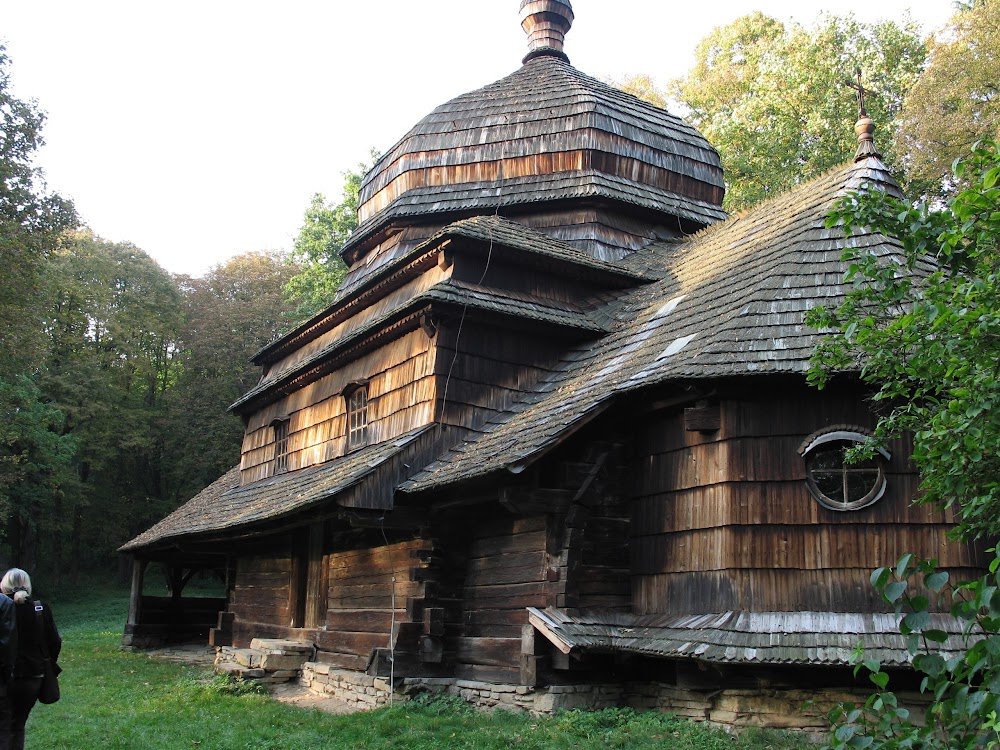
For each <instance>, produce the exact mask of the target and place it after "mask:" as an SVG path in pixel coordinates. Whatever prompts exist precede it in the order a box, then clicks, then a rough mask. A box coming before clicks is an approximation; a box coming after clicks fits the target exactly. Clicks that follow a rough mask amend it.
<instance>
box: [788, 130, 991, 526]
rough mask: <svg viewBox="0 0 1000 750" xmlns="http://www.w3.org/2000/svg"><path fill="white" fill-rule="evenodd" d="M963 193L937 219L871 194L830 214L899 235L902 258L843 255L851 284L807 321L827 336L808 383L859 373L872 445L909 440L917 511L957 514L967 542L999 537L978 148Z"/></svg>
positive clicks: (926, 204)
mask: <svg viewBox="0 0 1000 750" xmlns="http://www.w3.org/2000/svg"><path fill="white" fill-rule="evenodd" d="M955 177H956V179H968V180H969V183H970V185H969V187H968V188H967V189H966V190H964V191H962V192H960V193H958V194H957V195H955V196H954V197H953V198H951V199H950V200H949V201H948V202H947V203H946V205H945V206H944V208H943V209H942V210H935V208H934V204H933V203H932V202H930V201H927V200H925V201H922V202H920V203H917V204H915V205H910V204H908V203H906V202H904V201H900V200H897V199H895V198H893V197H892V196H889V195H886V194H885V193H882V192H879V191H870V192H866V193H863V194H855V195H852V196H851V197H850V198H848V199H845V201H843V202H842V203H841V204H840V205H839V207H837V208H836V209H835V210H834V212H833V213H832V214H831V216H830V219H829V221H830V222H834V223H835V222H843V223H844V226H845V229H846V230H847V231H851V230H852V229H854V228H855V227H871V228H872V230H874V231H876V232H881V233H882V234H885V235H887V236H892V237H898V238H899V240H900V242H901V244H902V249H903V254H902V256H900V257H899V258H898V259H896V260H895V261H894V262H880V261H879V260H878V259H877V258H876V257H875V256H873V255H871V254H868V253H866V252H865V251H864V250H863V249H857V250H850V251H848V256H847V258H848V259H849V260H850V264H851V265H850V275H849V280H850V281H851V282H852V284H853V287H852V289H851V291H850V293H849V294H848V295H847V297H846V299H845V300H844V302H843V304H841V305H840V306H839V307H838V308H836V309H832V310H825V309H822V308H818V309H816V310H814V311H812V312H811V314H810V316H809V318H808V320H809V322H810V324H811V325H814V326H816V327H817V328H822V329H828V330H831V331H833V332H835V333H836V334H837V335H834V336H831V337H828V338H827V339H826V340H825V341H824V343H823V344H822V345H821V347H820V348H819V350H818V351H817V355H816V364H817V366H816V368H815V369H814V370H813V371H812V374H811V377H812V379H813V381H814V382H815V383H817V384H818V385H820V386H822V385H823V384H824V383H825V382H826V381H827V379H828V378H829V377H830V374H831V372H834V371H837V370H843V369H847V368H858V367H860V371H861V377H862V378H863V379H864V380H865V381H866V382H869V383H871V384H872V386H873V387H874V388H875V389H876V391H875V395H874V398H875V400H876V401H877V402H880V403H882V404H884V405H885V408H886V413H885V415H884V416H883V417H882V418H881V419H880V420H879V423H878V428H877V430H876V433H875V434H876V438H877V439H878V440H882V441H885V440H887V439H888V438H889V437H891V436H893V435H898V434H900V433H902V432H905V431H912V432H913V433H914V456H913V457H914V460H915V461H916V463H917V466H918V468H919V469H920V472H921V477H922V482H921V502H926V503H929V504H932V505H936V506H939V507H950V506H952V505H955V506H957V508H958V510H959V512H960V518H961V528H960V531H961V533H962V534H963V535H964V536H967V537H979V536H982V537H989V536H996V535H997V534H998V533H1000V482H998V481H997V477H1000V379H998V377H997V374H998V373H997V368H998V364H997V363H998V362H1000V155H998V152H997V146H996V144H993V143H989V144H986V145H983V146H980V147H978V148H977V149H976V150H975V151H974V152H973V154H972V156H971V157H970V158H969V160H967V161H965V162H963V163H961V164H960V165H959V166H958V168H957V169H956V173H955Z"/></svg>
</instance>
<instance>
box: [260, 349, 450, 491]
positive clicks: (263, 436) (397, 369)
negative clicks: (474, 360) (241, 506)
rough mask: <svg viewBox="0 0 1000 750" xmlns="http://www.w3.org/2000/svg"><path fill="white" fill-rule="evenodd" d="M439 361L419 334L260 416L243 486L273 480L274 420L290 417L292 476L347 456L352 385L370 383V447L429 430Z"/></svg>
mask: <svg viewBox="0 0 1000 750" xmlns="http://www.w3.org/2000/svg"><path fill="white" fill-rule="evenodd" d="M434 361H435V355H434V349H433V348H432V346H431V341H430V340H429V339H428V338H427V335H426V334H425V333H424V332H423V331H421V330H416V331H413V332H411V333H409V334H407V335H405V336H403V337H402V338H400V339H397V340H395V341H393V342H392V343H390V344H389V345H387V346H386V347H383V348H382V349H379V350H376V351H374V352H372V353H371V354H369V355H367V356H365V357H363V358H361V359H359V360H357V361H356V362H353V363H351V364H350V365H348V366H347V367H344V368H343V369H341V370H338V371H337V372H335V373H332V374H330V375H327V376H325V377H323V378H321V379H319V380H317V381H316V382H314V383H311V384H309V385H308V386H305V387H304V388H302V389H300V390H298V391H296V392H295V393H294V394H291V395H290V396H287V397H285V398H283V399H281V400H280V401H277V402H275V403H274V404H271V405H270V406H268V407H267V408H265V409H262V410H261V411H259V412H257V413H256V414H254V415H253V417H251V419H250V421H249V422H248V424H247V430H246V433H245V436H244V440H243V458H242V481H243V483H244V484H247V483H250V482H255V481H257V480H259V479H264V478H266V477H269V476H271V469H272V466H271V460H272V458H273V456H274V431H273V429H272V428H271V426H270V420H272V419H274V418H275V417H276V416H279V415H288V417H289V430H288V431H289V456H288V468H289V470H291V471H294V470H296V469H302V468H305V467H307V466H313V465H315V464H318V463H323V462H324V461H329V460H331V459H333V458H337V457H338V456H342V455H343V454H344V452H345V450H346V428H347V424H346V405H345V403H344V399H343V396H342V395H341V393H342V392H343V390H344V388H345V387H346V386H347V385H348V384H350V383H351V382H356V381H359V380H368V381H369V383H368V399H369V417H368V421H369V425H368V431H369V440H368V442H369V443H376V442H382V441H385V440H390V439H392V438H394V437H398V436H399V435H402V434H404V433H406V432H409V431H410V430H413V429H415V428H417V427H420V426H422V425H426V424H429V423H430V422H431V421H432V418H433V409H434V388H435V382H436V378H435V375H434V372H433V370H434Z"/></svg>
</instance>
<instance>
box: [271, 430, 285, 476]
mask: <svg viewBox="0 0 1000 750" xmlns="http://www.w3.org/2000/svg"><path fill="white" fill-rule="evenodd" d="M286 471H288V420H287V419H283V420H281V421H280V422H275V423H274V473H275V474H284V473H285V472H286Z"/></svg>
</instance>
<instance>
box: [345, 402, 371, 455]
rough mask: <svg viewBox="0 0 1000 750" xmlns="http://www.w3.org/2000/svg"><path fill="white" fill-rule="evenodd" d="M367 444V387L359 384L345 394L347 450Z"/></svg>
mask: <svg viewBox="0 0 1000 750" xmlns="http://www.w3.org/2000/svg"><path fill="white" fill-rule="evenodd" d="M366 445H368V387H367V386H361V387H360V388H356V389H355V390H353V391H351V393H350V394H348V396H347V450H349V451H353V450H355V449H357V448H362V447H364V446H366Z"/></svg>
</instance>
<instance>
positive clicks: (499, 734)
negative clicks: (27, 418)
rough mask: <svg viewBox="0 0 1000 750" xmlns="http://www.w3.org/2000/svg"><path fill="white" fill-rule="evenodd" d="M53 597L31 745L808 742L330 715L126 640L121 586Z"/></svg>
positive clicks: (575, 725) (441, 706) (428, 748)
mask: <svg viewBox="0 0 1000 750" xmlns="http://www.w3.org/2000/svg"><path fill="white" fill-rule="evenodd" d="M43 598H44V597H43ZM52 607H53V612H54V613H55V616H56V621H57V623H58V625H59V629H60V632H61V633H62V636H63V655H62V657H61V658H60V663H61V664H62V666H63V669H64V671H63V674H62V677H61V678H60V682H61V685H62V700H60V701H59V702H58V703H56V704H54V705H51V706H41V705H39V706H37V707H36V708H35V710H34V711H33V712H32V715H31V719H30V720H29V723H28V738H27V747H28V748H29V749H30V750H40V749H41V748H45V749H46V750H61V749H63V748H65V750H90V749H91V748H93V749H94V750H98V749H100V750H115V749H119V748H120V749H122V750H125V749H126V748H127V749H128V750H137V749H138V748H148V749H149V750H167V749H168V748H169V749H170V750H181V749H183V748H201V750H265V749H267V750H319V748H330V749H331V750H333V749H334V748H366V749H369V748H370V749H372V750H379V749H382V748H385V749H386V750H388V749H389V748H392V749H393V750H406V749H413V750H417V749H419V750H437V749H438V748H441V749H451V748H469V749H472V748H475V749H476V750H490V749H493V748H524V749H525V750H550V749H551V750H555V749H556V748H560V749H561V748H581V749H584V750H597V749H600V750H609V749H610V748H629V749H630V750H631V749H632V748H636V749H637V750H643V749H646V748H661V749H669V750H721V749H722V748H726V749H729V750H768V749H770V750H785V749H791V748H802V747H806V743H805V742H804V740H803V739H802V738H800V737H795V736H794V735H786V734H779V733H773V732H756V731H751V732H746V733H744V734H743V735H742V736H740V737H739V738H734V737H732V736H730V735H727V734H725V733H724V732H720V731H716V730H711V729H708V728H706V727H704V726H701V725H698V724H694V723H690V722H686V721H680V720H677V719H673V718H671V717H669V716H666V715H663V714H655V713H646V714H636V713H634V712H631V711H627V710H607V711H599V712H592V713H585V712H577V711H570V712H566V713H563V714H560V715H558V716H554V717H546V718H537V717H531V716H526V715H521V714H511V713H504V712H496V713H483V712H478V711H475V710H473V709H471V708H468V707H466V706H465V705H464V704H461V703H456V702H454V701H439V702H431V703H426V704H419V705H418V704H414V703H409V704H399V705H397V706H395V707H392V708H386V709H380V710H378V711H373V712H370V713H360V714H353V715H350V716H331V715H328V714H324V713H321V712H319V711H316V710H309V709H302V708H296V707H294V706H288V705H284V704H282V703H278V702H276V701H273V700H271V699H270V698H268V697H267V696H264V695H260V694H253V693H250V694H246V693H244V694H242V695H241V694H238V692H239V691H234V690H233V689H232V686H231V684H227V683H226V682H225V681H222V680H219V679H213V676H212V674H211V672H210V670H206V669H204V668H195V667H190V666H185V665H181V664H175V663H167V662H160V661H155V660H153V659H151V658H149V657H147V656H145V655H142V654H136V653H129V652H123V651H119V649H118V644H119V641H120V638H121V631H122V625H123V623H124V621H125V613H126V609H127V594H126V593H125V592H124V591H116V592H109V593H100V592H97V593H95V592H94V591H93V590H88V591H86V592H82V593H80V594H75V595H69V596H54V597H52Z"/></svg>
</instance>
